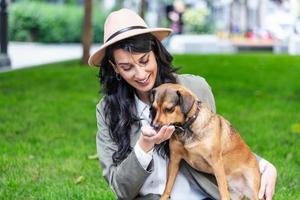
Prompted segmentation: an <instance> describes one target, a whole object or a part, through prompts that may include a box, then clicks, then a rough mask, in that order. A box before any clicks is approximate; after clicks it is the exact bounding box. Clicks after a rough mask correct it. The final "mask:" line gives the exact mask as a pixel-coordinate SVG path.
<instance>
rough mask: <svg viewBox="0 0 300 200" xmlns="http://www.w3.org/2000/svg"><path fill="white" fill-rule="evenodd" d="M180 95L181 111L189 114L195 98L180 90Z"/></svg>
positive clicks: (178, 93)
mask: <svg viewBox="0 0 300 200" xmlns="http://www.w3.org/2000/svg"><path fill="white" fill-rule="evenodd" d="M176 93H177V95H178V105H179V106H180V109H181V112H182V113H183V114H184V115H187V114H188V113H189V111H190V110H191V109H192V107H193V104H194V102H195V99H194V97H193V96H192V95H189V94H188V95H185V94H181V93H180V91H177V92H176Z"/></svg>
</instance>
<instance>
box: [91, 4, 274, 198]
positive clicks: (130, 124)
mask: <svg viewBox="0 0 300 200" xmlns="http://www.w3.org/2000/svg"><path fill="white" fill-rule="evenodd" d="M170 33H171V30H170V29H165V28H148V27H147V25H146V23H145V22H144V20H143V19H142V18H140V17H139V16H138V15H137V14H136V13H134V12H132V11H131V10H128V9H121V10H119V11H115V12H112V13H111V14H110V15H109V16H108V17H107V20H106V22H105V26H104V44H103V45H102V46H101V47H100V48H99V49H98V50H97V51H96V52H95V53H94V54H93V55H92V56H91V57H90V59H89V64H90V65H92V66H97V67H100V70H99V77H100V84H101V86H102V89H103V93H104V97H103V98H102V100H100V102H99V103H98V105H97V110H96V115H97V125H98V132H97V151H98V154H99V160H100V164H101V166H102V170H103V176H104V178H105V179H106V181H107V182H108V183H109V185H110V187H111V188H112V190H113V191H114V193H115V194H116V195H117V196H118V198H119V199H136V198H138V199H154V200H155V199H159V198H160V196H161V195H162V193H163V191H164V188H165V184H166V181H167V174H166V171H167V170H166V169H167V165H168V156H169V153H168V147H169V146H168V139H169V138H170V137H172V134H173V132H174V130H175V127H174V126H173V125H163V126H162V127H161V128H160V129H157V130H154V129H153V127H151V126H150V118H149V114H150V112H151V110H150V106H149V94H150V91H151V90H152V89H153V88H154V87H157V86H159V85H161V84H163V83H180V84H182V85H184V86H186V87H187V88H189V89H190V90H191V91H193V92H194V93H195V94H196V95H197V96H198V97H199V98H200V100H201V102H204V103H206V104H207V105H208V106H209V109H210V110H211V111H213V112H215V110H216V108H215V102H214V97H213V94H212V92H211V89H210V87H209V85H208V84H207V82H206V81H205V79H204V78H202V77H200V76H193V75H177V74H176V69H174V68H172V60H173V58H172V56H171V55H170V54H169V52H168V51H167V50H166V49H165V47H164V46H163V45H162V43H161V40H162V39H164V38H165V37H167V36H168V35H169V34H170ZM170 109H172V108H170ZM258 160H259V159H258ZM262 160H263V161H264V162H261V161H260V163H263V164H264V165H262V166H261V169H266V170H264V172H263V174H267V175H265V176H264V175H263V176H262V177H263V179H262V181H261V182H262V183H263V184H262V186H261V191H262V192H261V194H262V195H263V194H265V191H267V193H266V196H267V197H269V198H272V195H273V191H274V185H275V180H276V170H275V168H274V167H273V165H272V164H270V163H269V162H267V161H265V160H264V159H262ZM267 186H268V187H267ZM266 188H267V190H266ZM171 199H172V200H176V199H178V200H180V199H190V200H193V199H195V200H196V199H219V192H218V188H217V186H216V184H215V177H213V176H210V175H207V174H205V173H201V172H198V171H196V170H195V169H193V168H191V167H190V166H189V165H188V164H187V163H184V162H183V163H182V165H181V167H180V169H179V173H178V175H177V176H176V180H175V183H174V187H173V190H172V192H171Z"/></svg>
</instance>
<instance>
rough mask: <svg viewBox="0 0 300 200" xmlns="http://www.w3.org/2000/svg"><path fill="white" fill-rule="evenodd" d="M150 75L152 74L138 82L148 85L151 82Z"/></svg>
mask: <svg viewBox="0 0 300 200" xmlns="http://www.w3.org/2000/svg"><path fill="white" fill-rule="evenodd" d="M150 76H151V74H149V75H147V77H146V78H145V79H143V80H137V81H136V82H138V83H139V84H140V85H141V86H146V85H148V84H149V83H150Z"/></svg>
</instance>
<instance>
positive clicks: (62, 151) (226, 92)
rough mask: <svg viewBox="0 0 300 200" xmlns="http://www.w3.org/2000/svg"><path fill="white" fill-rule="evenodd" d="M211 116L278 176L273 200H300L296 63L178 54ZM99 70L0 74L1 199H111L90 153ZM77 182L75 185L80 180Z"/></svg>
mask: <svg viewBox="0 0 300 200" xmlns="http://www.w3.org/2000/svg"><path fill="white" fill-rule="evenodd" d="M174 63H175V66H182V68H181V70H180V73H192V74H198V75H201V76H203V77H205V78H206V80H207V81H208V83H209V84H210V85H211V87H212V90H213V93H214V95H215V99H216V104H217V111H218V113H220V114H221V115H223V116H224V117H226V118H227V119H228V120H229V121H231V122H232V124H233V126H234V127H235V128H236V129H237V130H239V132H240V133H241V135H242V137H243V138H244V139H245V140H246V142H247V143H248V144H249V146H250V147H251V148H252V149H253V151H254V152H256V153H257V154H258V155H260V156H262V157H264V158H266V159H267V160H269V161H271V162H272V163H274V165H275V166H276V167H277V169H278V182H277V192H276V195H275V198H274V199H275V200H276V199H277V200H278V199H282V200H283V199H299V198H300V180H299V178H298V177H300V167H299V166H300V153H299V146H300V141H299V132H298V131H299V124H300V115H299V111H300V103H299V102H300V78H299V74H300V58H299V57H292V56H286V55H280V56H276V55H271V54H241V55H202V56H197V55H177V56H176V57H175V62H174ZM99 90H100V89H99V83H98V78H97V71H96V70H95V69H91V68H90V67H80V66H79V65H78V63H77V61H69V62H63V63H55V64H50V65H45V66H43V67H38V68H31V69H23V70H18V71H12V72H7V73H1V74H0V105H1V106H0V199H115V197H114V195H113V193H112V192H111V190H110V189H109V187H108V186H107V184H106V182H105V181H104V179H103V178H102V176H101V169H100V168H99V163H98V160H97V159H94V156H95V153H96V148H95V133H96V121H95V106H96V104H97V102H98V101H99V99H100V98H101V95H100V94H99ZM80 177H81V178H80Z"/></svg>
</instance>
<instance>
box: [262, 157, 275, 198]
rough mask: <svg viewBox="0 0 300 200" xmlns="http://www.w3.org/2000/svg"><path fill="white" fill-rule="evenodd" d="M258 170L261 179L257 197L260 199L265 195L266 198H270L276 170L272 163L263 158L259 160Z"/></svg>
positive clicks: (273, 187)
mask: <svg viewBox="0 0 300 200" xmlns="http://www.w3.org/2000/svg"><path fill="white" fill-rule="evenodd" d="M259 170H260V173H261V180H260V189H259V194H258V197H259V199H262V198H263V197H264V196H265V198H266V200H271V199H272V197H273V195H274V192H275V184H276V177H277V170H276V168H275V167H274V165H272V164H271V163H270V162H268V161H266V160H264V159H261V160H260V162H259Z"/></svg>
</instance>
